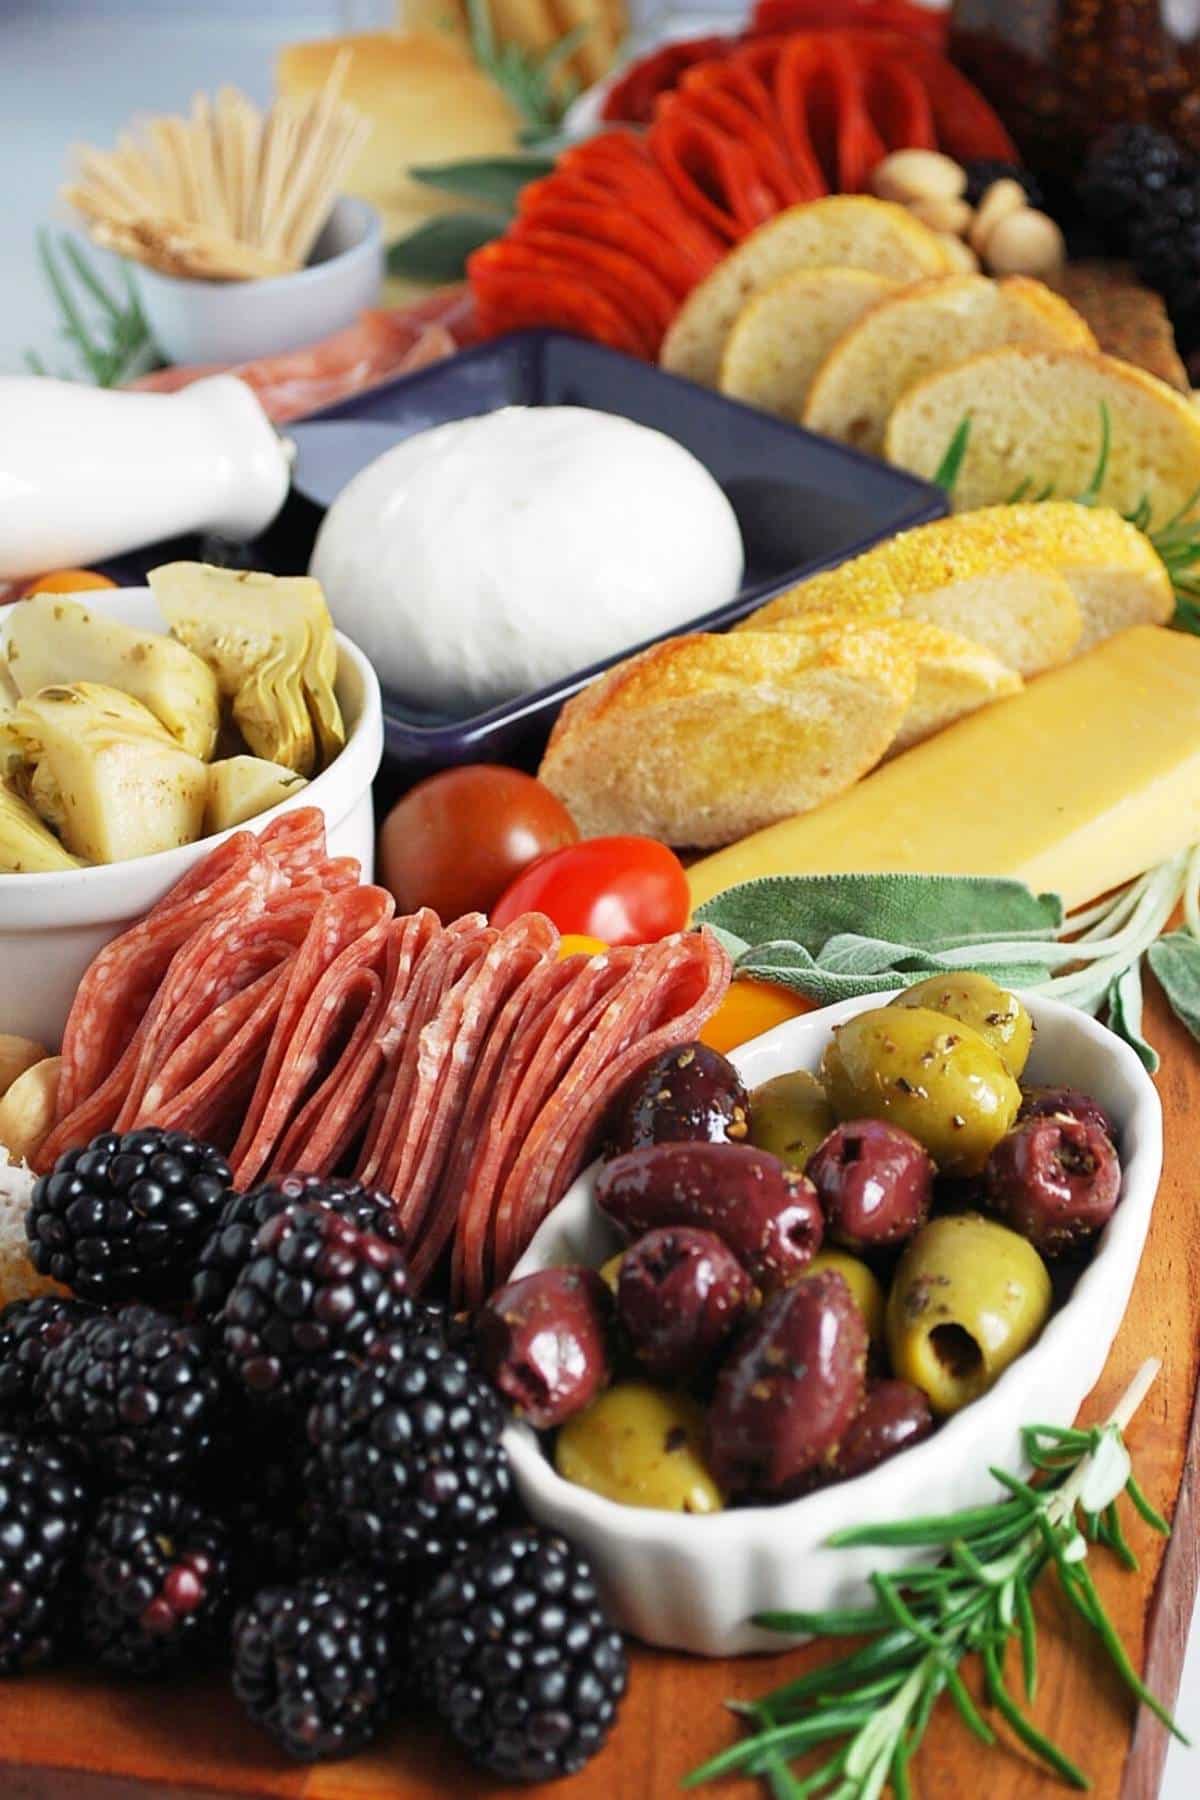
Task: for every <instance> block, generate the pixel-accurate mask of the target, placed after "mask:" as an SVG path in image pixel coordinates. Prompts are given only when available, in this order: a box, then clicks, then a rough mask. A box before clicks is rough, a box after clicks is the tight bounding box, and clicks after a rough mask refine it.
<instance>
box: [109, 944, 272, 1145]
mask: <svg viewBox="0 0 1200 1800" xmlns="http://www.w3.org/2000/svg"><path fill="white" fill-rule="evenodd" d="M287 974H288V969H287V964H286V963H281V964H280V965H279V967H278V968H277V969H272V970H271V971H270V973H269V974H266V975H262V976H260V977H259V979H258V980H257V981H256V982H255V983H254V986H253V987H251V988H247V989H246V991H245V992H244V993H242V994H239V995H238V996H237V998H236V999H234V1000H230V1001H229V1002H228V1003H227V1005H226V1006H225V1007H223V1008H222V1009H221V1023H220V1029H219V1032H214V1034H213V1040H212V1042H211V1043H210V1044H208V1045H207V1050H208V1051H209V1052H210V1053H211V1054H210V1056H209V1057H208V1059H207V1060H206V1061H205V1062H203V1063H200V1062H193V1061H191V1060H190V1058H189V1046H190V1044H191V1040H190V1039H189V1042H188V1044H184V1045H183V1046H182V1048H181V1049H179V1050H177V1051H176V1052H175V1055H174V1056H173V1057H172V1058H171V1061H170V1063H168V1065H167V1067H166V1069H164V1071H163V1073H162V1077H161V1080H162V1087H163V1098H162V1099H161V1100H160V1101H159V1103H158V1104H157V1105H156V1107H155V1110H154V1115H153V1118H146V1119H143V1120H139V1123H144V1124H153V1125H161V1126H162V1127H163V1128H164V1130H167V1131H189V1132H191V1134H192V1136H193V1137H198V1138H203V1139H204V1140H205V1141H206V1142H207V1143H211V1144H215V1145H216V1146H217V1148H218V1149H220V1150H222V1151H223V1152H226V1153H228V1151H229V1150H230V1149H231V1148H232V1146H233V1141H234V1139H235V1138H236V1137H237V1134H238V1131H239V1129H240V1128H241V1123H242V1120H243V1118H244V1117H245V1111H246V1106H247V1105H248V1103H249V1101H250V1096H251V1095H252V1094H253V1092H254V1085H255V1082H256V1081H257V1079H258V1073H259V1070H260V1069H261V1068H262V1063H263V1057H264V1056H265V1055H266V1052H267V1046H268V1045H269V1044H270V1042H271V1034H272V1032H273V1031H274V1029H275V1021H276V1019H277V1018H278V1017H279V1008H280V1006H281V1005H282V1003H283V996H284V994H285V993H286V991H287ZM214 1022H215V1021H214ZM193 1035H194V1034H193ZM218 1037H219V1039H220V1040H221V1041H220V1042H218V1041H217V1040H218Z"/></svg>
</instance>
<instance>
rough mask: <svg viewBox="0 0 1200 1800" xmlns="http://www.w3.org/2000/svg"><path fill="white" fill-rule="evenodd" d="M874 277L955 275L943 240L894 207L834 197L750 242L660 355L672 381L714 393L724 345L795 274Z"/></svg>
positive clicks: (809, 204) (688, 305) (719, 272)
mask: <svg viewBox="0 0 1200 1800" xmlns="http://www.w3.org/2000/svg"><path fill="white" fill-rule="evenodd" d="M831 268H835V269H868V270H870V271H871V272H872V273H874V274H876V275H887V276H890V278H891V279H892V280H893V281H919V280H920V279H921V277H922V276H923V275H944V274H947V273H948V272H949V270H950V268H951V263H950V258H949V256H948V254H947V252H946V250H945V248H944V247H943V245H942V243H941V240H940V239H939V237H938V235H937V233H936V232H934V231H930V230H929V228H928V226H926V225H922V224H921V222H920V220H919V219H914V218H913V216H912V214H911V213H909V212H906V211H905V209H904V208H903V207H902V206H894V205H893V204H892V203H891V202H890V201H888V200H873V199H871V198H870V197H869V196H868V195H866V194H833V195H830V196H829V197H828V198H827V199H825V200H807V201H805V202H804V203H803V204H802V205H800V206H789V207H788V208H787V209H786V210H785V211H784V212H781V213H778V214H777V215H776V216H775V218H773V219H768V220H767V223H766V224H765V225H760V226H759V228H758V230H757V231H752V232H751V233H750V236H749V237H747V238H743V240H742V242H741V243H740V244H738V245H736V246H735V248H734V249H732V250H731V251H730V252H729V255H728V256H726V257H725V258H724V259H723V260H722V261H721V262H719V263H718V264H717V266H716V268H715V269H714V270H713V271H712V273H711V275H707V276H705V278H704V280H703V281H701V282H700V283H699V284H698V285H697V286H696V287H694V288H693V289H692V291H691V293H690V294H689V295H688V297H687V299H686V300H685V301H684V303H683V305H682V307H681V308H680V310H679V312H678V313H677V314H676V317H675V319H674V322H673V323H672V325H671V328H670V330H669V331H668V332H667V335H666V337H665V338H664V339H663V344H662V349H661V350H660V352H659V358H658V360H659V362H660V363H661V364H662V366H663V368H664V369H669V370H670V371H671V373H672V374H673V375H686V376H688V377H689V378H690V379H691V380H692V381H699V382H703V383H704V385H705V386H706V387H715V386H716V384H717V380H718V378H719V376H720V373H721V354H722V352H723V350H724V348H725V339H726V338H727V337H728V335H729V332H730V328H731V327H732V325H733V322H734V320H735V319H736V318H737V316H738V314H739V312H740V311H741V310H742V307H743V306H744V305H745V303H746V301H747V300H748V299H749V298H750V295H751V294H756V293H758V292H759V290H760V289H761V288H765V287H766V286H767V285H768V284H769V283H770V282H772V281H777V280H778V279H779V277H780V276H781V275H788V274H790V273H791V272H792V270H793V269H831Z"/></svg>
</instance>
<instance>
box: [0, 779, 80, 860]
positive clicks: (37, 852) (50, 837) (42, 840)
mask: <svg viewBox="0 0 1200 1800" xmlns="http://www.w3.org/2000/svg"><path fill="white" fill-rule="evenodd" d="M80 867H81V864H80V862H79V859H78V857H75V856H72V855H71V854H70V853H69V852H68V851H66V850H64V849H63V847H62V845H61V844H60V843H59V841H58V839H57V838H56V837H55V836H54V833H53V832H52V831H47V829H46V827H45V826H44V825H43V824H42V821H41V820H40V819H39V818H38V816H37V814H36V813H35V812H34V810H33V808H32V806H30V805H29V804H28V803H27V802H26V801H24V800H22V798H21V796H20V795H19V794H18V793H17V792H16V791H15V789H13V788H12V787H10V785H9V783H8V782H7V781H0V871H2V872H3V873H4V874H6V875H47V874H54V873H56V872H58V871H61V870H63V869H78V868H80Z"/></svg>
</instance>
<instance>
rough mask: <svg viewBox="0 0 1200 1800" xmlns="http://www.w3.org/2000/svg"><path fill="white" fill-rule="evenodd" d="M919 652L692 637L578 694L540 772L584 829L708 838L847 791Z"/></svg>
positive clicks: (688, 840) (906, 693) (646, 654)
mask: <svg viewBox="0 0 1200 1800" xmlns="http://www.w3.org/2000/svg"><path fill="white" fill-rule="evenodd" d="M916 678H917V671H916V660H915V658H914V657H913V655H912V654H911V653H908V654H903V653H901V652H900V651H899V650H898V648H897V646H896V644H895V643H894V642H889V641H886V640H885V639H884V638H883V637H882V635H881V634H879V633H876V632H873V631H871V630H869V629H866V630H863V631H861V632H855V633H852V634H847V635H846V636H845V637H843V638H842V639H840V640H838V641H836V642H832V643H824V642H822V641H820V640H819V639H817V638H806V637H804V636H802V635H794V634H792V633H789V632H782V631H772V632H757V633H753V632H746V633H742V634H740V635H738V636H726V637H719V636H707V635H704V634H702V633H693V634H691V635H689V636H686V637H678V638H672V639H670V640H669V641H668V642H667V643H664V644H657V645H654V646H653V647H652V648H651V649H649V650H645V651H643V652H642V653H641V654H640V655H638V656H635V657H632V658H630V660H629V661H627V662H624V663H621V664H619V665H618V666H617V667H616V668H615V669H611V670H609V672H608V673H607V674H606V675H603V676H601V678H600V679H599V681H595V682H593V683H592V685H591V686H590V687H589V688H585V689H584V691H583V693H581V694H577V695H576V697H575V698H574V699H573V700H569V701H568V702H567V704H566V706H565V707H564V708H563V710H562V712H561V714H560V715H559V718H558V722H557V724H556V725H555V727H554V731H553V733H552V734H551V737H550V742H549V744H548V745H547V747H546V754H545V757H544V758H543V760H542V766H541V769H540V770H539V774H540V776H541V779H542V780H543V781H544V782H545V783H546V785H547V787H549V788H550V789H551V790H552V792H554V793H555V794H557V795H558V796H559V798H560V799H561V800H562V801H563V802H564V804H565V805H566V806H567V808H568V809H569V811H570V812H571V815H572V817H573V818H574V820H575V823H576V824H577V825H578V827H579V829H580V831H581V832H582V833H583V835H584V836H585V837H597V836H603V835H605V834H607V833H620V832H638V833H644V834H645V835H647V836H650V837H657V838H661V839H662V840H663V841H664V842H666V843H669V844H678V845H681V846H689V845H694V846H695V847H697V848H708V847H711V846H713V845H717V844H727V843H730V842H732V840H733V839H734V838H737V837H741V836H742V835H744V834H745V833H746V832H748V831H754V830H757V829H758V828H759V827H760V826H761V825H764V824H767V823H769V822H771V821H774V820H777V819H783V818H787V817H788V816H789V815H790V814H792V813H798V812H807V811H808V810H809V808H811V807H814V806H817V805H819V804H820V802H821V801H822V800H825V799H827V798H828V797H829V796H830V795H831V794H837V793H840V792H841V790H842V789H843V788H846V787H849V786H850V785H851V783H852V782H855V781H857V780H858V778H859V777H860V776H861V775H864V774H865V773H866V771H867V770H868V769H870V768H872V767H873V766H874V765H875V764H876V763H877V762H878V761H879V759H880V757H882V756H883V754H884V753H885V751H886V750H887V749H888V747H889V745H890V744H891V742H892V739H893V738H894V737H895V735H896V732H897V731H898V730H899V728H900V725H901V723H902V721H903V719H904V717H905V715H906V714H907V712H908V709H909V707H910V706H911V704H912V698H913V693H914V690H915V687H916Z"/></svg>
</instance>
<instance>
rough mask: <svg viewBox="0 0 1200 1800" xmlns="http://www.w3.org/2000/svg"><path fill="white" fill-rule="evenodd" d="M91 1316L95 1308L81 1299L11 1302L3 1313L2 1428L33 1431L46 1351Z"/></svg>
mask: <svg viewBox="0 0 1200 1800" xmlns="http://www.w3.org/2000/svg"><path fill="white" fill-rule="evenodd" d="M92 1317H93V1311H92V1308H91V1307H90V1306H87V1305H85V1304H84V1302H83V1301H82V1300H65V1299H60V1298H59V1296H58V1295H57V1294H39V1295H38V1296H37V1297H36V1299H33V1300H12V1301H10V1302H9V1304H8V1305H7V1306H6V1307H4V1309H3V1310H2V1311H0V1427H2V1428H4V1429H5V1430H13V1429H20V1430H31V1429H33V1427H34V1424H35V1414H36V1412H37V1408H36V1406H35V1405H34V1398H33V1384H34V1380H35V1378H36V1376H37V1372H38V1370H39V1369H40V1368H41V1366H42V1360H43V1358H44V1357H45V1355H46V1352H47V1351H48V1350H52V1349H53V1348H54V1346H55V1345H56V1344H61V1343H62V1342H63V1340H64V1339H65V1338H67V1337H69V1336H70V1334H71V1332H72V1331H74V1329H75V1327H76V1326H77V1325H79V1324H82V1322H83V1320H84V1319H90V1318H92Z"/></svg>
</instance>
